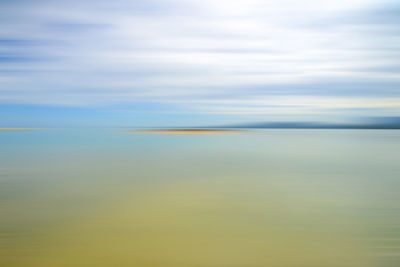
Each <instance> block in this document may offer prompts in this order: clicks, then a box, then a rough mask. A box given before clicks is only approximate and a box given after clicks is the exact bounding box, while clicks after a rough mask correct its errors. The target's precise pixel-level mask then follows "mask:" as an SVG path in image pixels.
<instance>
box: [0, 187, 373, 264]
mask: <svg viewBox="0 0 400 267" xmlns="http://www.w3.org/2000/svg"><path fill="white" fill-rule="evenodd" d="M250 184H251V183H250ZM254 185H255V184H253V186H254ZM253 186H249V183H247V184H246V183H244V182H243V181H233V180H231V181H227V180H225V181H224V182H221V181H219V182H215V181H212V180H203V181H191V182H188V181H186V182H177V183H175V184H173V185H171V184H170V185H168V186H159V187H157V188H153V189H152V190H149V191H147V192H143V193H142V194H141V195H139V196H137V195H136V196H133V195H132V196H129V195H128V196H125V197H121V198H120V199H119V200H118V201H115V203H109V204H107V205H105V206H102V207H99V208H98V209H97V210H95V211H91V212H88V213H86V214H80V215H79V216H77V217H76V218H75V221H74V222H73V223H69V224H67V225H60V226H58V228H57V229H52V230H51V231H50V233H51V234H49V233H44V236H45V238H43V239H42V240H41V241H40V244H36V245H37V246H38V247H36V248H35V249H34V250H33V251H30V252H29V253H31V254H29V253H25V254H24V255H23V257H21V258H19V259H13V258H12V257H10V258H9V259H8V261H7V260H6V261H5V263H7V262H8V263H9V264H10V265H9V266H14V265H13V263H14V264H15V263H16V262H18V263H20V264H21V266H32V267H34V266H38V267H39V266H40V267H47V266H49V267H50V266H52V267H53V266H154V267H158V266H160V267H161V266H163V267H169V266H171V267H172V266H174V267H180V266H182V267H183V266H210V267H211V266H277V267H279V266H282V267H283V266H285V267H286V266H304V267H305V266H308V267H311V266H316V267H317V266H325V267H330V266H332V267H336V266H352V267H355V266H363V267H365V266H373V265H372V264H371V261H370V259H369V257H368V254H367V251H366V250H365V249H364V248H363V246H362V245H361V244H359V243H357V242H356V241H355V240H352V238H351V237H349V236H347V235H348V234H349V233H351V230H352V229H351V226H349V229H346V228H345V229H340V231H338V230H337V229H334V228H330V227H329V226H327V225H329V224H324V223H321V221H320V220H321V219H323V220H328V221H329V220H335V214H334V213H328V215H327V216H325V217H323V218H322V217H318V215H317V217H314V218H311V217H310V216H312V215H313V212H312V210H310V209H311V208H312V206H310V204H312V203H313V201H315V199H304V198H302V197H297V198H296V196H292V197H293V198H294V199H292V201H290V202H287V199H286V200H285V198H283V197H282V196H280V194H279V192H278V191H279V190H267V191H265V190H264V189H263V190H260V189H257V188H256V187H253ZM247 190H250V192H251V193H250V192H249V191H247ZM293 200H295V201H293ZM321 200H322V199H321ZM336 219H337V218H336ZM321 225H325V226H321ZM349 225H351V223H350V224H349ZM15 249H16V251H17V250H18V248H15ZM16 251H14V252H16ZM19 253H21V251H19ZM12 254H13V255H16V254H18V253H11V254H10V255H12ZM6 266H7V265H6ZM15 266H16V265H15Z"/></svg>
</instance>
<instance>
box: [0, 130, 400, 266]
mask: <svg viewBox="0 0 400 267" xmlns="http://www.w3.org/2000/svg"><path fill="white" fill-rule="evenodd" d="M0 149H1V153H0V214H1V216H0V266H5V267H8V266H41V267H45V266H90V265H93V266H177V267H179V266H278V267H279V266H294V267H296V266H299V267H300V266H301V267H305V266H307V267H311V266H374V267H386V266H388V267H395V266H396V267H397V266H400V194H399V191H400V131H396V130H393V131H392V130H386V131H385V130H260V131H249V132H244V133H239V134H220V135H156V134H132V133H127V132H125V131H124V130H123V129H84V130H82V129H49V130H36V131H3V132H0Z"/></svg>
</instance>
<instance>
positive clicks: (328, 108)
mask: <svg viewBox="0 0 400 267" xmlns="http://www.w3.org/2000/svg"><path fill="white" fill-rule="evenodd" d="M370 116H383V117H387V116H400V2H399V1H389V0H336V1H332V0H329V1H327V0H303V1H298V0H234V1H232V0H148V1H146V0H114V1H109V0H86V1H78V0H1V1H0V127H52V126H54V127H63V126H106V127H107V126H112V127H119V126H121V127H149V126H152V127H153V126H197V125H218V124H230V123H236V122H253V121H282V120H284V121H288V120H290V121H298V120H307V121H308V120H319V121H321V120H323V121H343V120H348V119H351V118H356V117H370Z"/></svg>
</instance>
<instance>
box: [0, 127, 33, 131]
mask: <svg viewBox="0 0 400 267" xmlns="http://www.w3.org/2000/svg"><path fill="white" fill-rule="evenodd" d="M31 130H40V129H39V128H0V131H31Z"/></svg>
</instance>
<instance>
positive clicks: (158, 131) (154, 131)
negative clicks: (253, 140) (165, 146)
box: [129, 129, 243, 135]
mask: <svg viewBox="0 0 400 267" xmlns="http://www.w3.org/2000/svg"><path fill="white" fill-rule="evenodd" d="M129 132H131V133H132V132H134V133H139V134H197V135H198V134H232V133H240V132H243V131H241V130H229V129H147V130H136V131H129Z"/></svg>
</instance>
